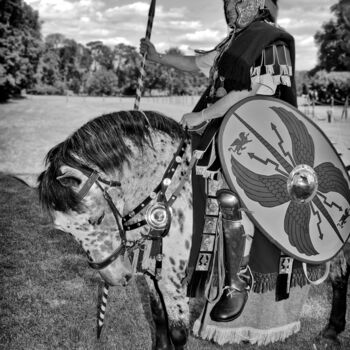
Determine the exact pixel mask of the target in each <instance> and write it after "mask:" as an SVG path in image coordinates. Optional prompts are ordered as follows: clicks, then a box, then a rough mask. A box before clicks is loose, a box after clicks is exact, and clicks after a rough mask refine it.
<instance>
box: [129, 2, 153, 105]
mask: <svg viewBox="0 0 350 350" xmlns="http://www.w3.org/2000/svg"><path fill="white" fill-rule="evenodd" d="M155 9H156V0H152V1H151V5H150V7H149V11H148V21H147V29H146V39H148V40H149V39H150V38H151V33H152V26H153V18H154V13H155ZM146 56H147V53H146V52H145V53H144V54H143V57H142V63H141V68H140V76H139V79H138V83H137V90H136V98H135V104H134V110H136V111H138V110H139V108H140V100H141V96H142V91H143V78H144V76H145V75H146V72H145V66H146Z"/></svg>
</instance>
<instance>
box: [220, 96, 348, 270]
mask: <svg viewBox="0 0 350 350" xmlns="http://www.w3.org/2000/svg"><path fill="white" fill-rule="evenodd" d="M254 100H258V101H259V100H269V101H273V102H276V103H278V104H280V105H285V106H287V107H288V108H290V109H292V110H293V111H295V112H296V113H297V114H298V115H299V116H301V117H302V118H304V119H305V120H307V122H309V123H310V124H311V125H312V126H313V127H315V128H316V129H317V130H318V131H319V132H320V133H321V134H322V135H323V137H324V138H325V139H326V141H327V143H328V144H329V145H330V146H331V148H332V149H333V151H334V153H335V155H336V157H337V158H338V160H339V161H340V163H341V165H342V166H343V172H345V174H346V177H347V179H348V182H349V183H350V175H349V173H348V172H347V170H346V167H345V164H344V162H343V160H342V159H341V157H340V156H339V154H338V152H337V150H336V148H335V147H334V146H333V144H332V143H331V141H330V140H329V138H328V136H327V135H326V134H325V133H324V132H323V130H322V129H321V128H320V127H319V126H318V125H317V124H316V123H314V122H313V121H312V120H311V119H309V118H308V117H307V116H306V115H304V114H303V113H302V112H301V111H300V110H299V109H298V108H297V107H294V106H293V105H291V104H290V103H288V102H286V101H283V100H280V99H278V98H276V97H272V96H265V95H259V96H257V95H255V96H250V97H246V98H244V99H242V100H240V101H238V102H237V103H235V104H234V105H233V106H232V107H230V109H229V110H228V111H227V112H226V113H225V115H224V119H223V121H222V123H221V126H220V129H219V133H218V140H217V142H218V145H217V146H218V151H219V152H218V153H219V158H220V163H221V168H222V173H223V175H224V178H225V181H226V182H227V184H228V185H229V187H230V188H231V189H232V190H233V191H235V192H236V193H237V195H238V192H237V190H236V188H235V186H234V185H233V183H232V181H231V179H230V177H229V176H226V174H229V171H228V167H227V166H226V162H224V161H223V160H224V159H223V154H224V149H223V142H222V138H223V133H224V129H225V126H226V124H227V123H228V121H229V119H230V117H232V114H233V112H235V111H236V110H237V109H238V108H239V107H241V106H242V105H243V104H246V103H248V102H250V101H254ZM240 202H241V207H243V208H245V209H247V212H246V213H247V215H248V217H249V219H250V220H251V221H252V222H253V224H254V225H255V226H256V227H258V229H259V230H260V231H261V233H262V234H263V235H264V236H265V237H266V238H267V239H268V240H269V241H270V242H272V243H273V244H275V245H276V246H277V247H278V248H279V249H281V251H283V252H286V253H287V254H289V255H290V256H291V257H293V258H294V259H297V260H299V261H302V262H305V263H308V264H312V265H319V264H322V263H325V262H327V261H330V260H332V259H333V258H334V257H335V256H336V255H337V254H338V253H339V252H340V251H341V250H342V249H343V247H344V245H345V244H346V242H347V241H348V240H349V237H350V233H349V234H348V236H347V237H346V239H345V243H344V244H343V245H342V246H341V248H340V249H339V250H337V251H336V253H335V254H334V255H333V256H332V257H330V258H328V259H323V260H318V261H317V262H316V261H310V260H308V259H306V258H304V257H300V256H297V255H296V254H294V253H291V252H289V250H288V249H286V248H285V247H282V245H281V244H280V243H278V242H277V241H276V240H275V239H274V238H273V237H271V235H269V234H268V233H267V232H266V231H265V229H264V228H263V227H262V226H261V225H260V223H259V222H258V221H256V219H255V218H254V216H252V215H251V213H250V212H249V208H248V207H247V206H246V205H245V203H244V201H243V200H242V198H241V197H240Z"/></svg>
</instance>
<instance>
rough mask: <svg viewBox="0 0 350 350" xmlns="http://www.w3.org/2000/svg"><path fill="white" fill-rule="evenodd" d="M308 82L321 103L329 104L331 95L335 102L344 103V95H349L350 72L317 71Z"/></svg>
mask: <svg viewBox="0 0 350 350" xmlns="http://www.w3.org/2000/svg"><path fill="white" fill-rule="evenodd" d="M310 84H311V88H312V89H315V90H316V91H317V92H318V100H319V102H321V103H325V104H329V103H330V101H331V96H333V97H334V102H335V103H336V104H344V102H345V99H346V96H350V72H326V71H324V70H322V71H318V72H317V73H316V74H315V75H314V76H313V77H312V78H311V80H310Z"/></svg>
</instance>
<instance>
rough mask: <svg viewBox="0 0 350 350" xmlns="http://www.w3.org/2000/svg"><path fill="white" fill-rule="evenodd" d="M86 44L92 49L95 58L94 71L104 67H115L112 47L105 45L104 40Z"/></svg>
mask: <svg viewBox="0 0 350 350" xmlns="http://www.w3.org/2000/svg"><path fill="white" fill-rule="evenodd" d="M86 46H87V47H88V48H89V49H90V51H91V56H92V58H93V62H92V64H93V69H92V70H93V71H96V70H98V69H100V68H102V67H103V68H105V69H107V70H109V69H112V68H113V58H114V55H113V52H112V50H111V48H110V47H108V46H106V45H104V44H103V42H102V41H90V42H89V43H87V44H86Z"/></svg>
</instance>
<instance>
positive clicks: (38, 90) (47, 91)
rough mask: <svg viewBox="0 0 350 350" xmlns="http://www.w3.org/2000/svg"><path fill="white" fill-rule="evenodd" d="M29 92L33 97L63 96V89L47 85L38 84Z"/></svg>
mask: <svg viewBox="0 0 350 350" xmlns="http://www.w3.org/2000/svg"><path fill="white" fill-rule="evenodd" d="M27 92H28V94H33V95H63V91H62V87H60V86H52V85H46V84H37V85H35V86H34V87H33V88H31V89H29V90H28V91H27Z"/></svg>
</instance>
